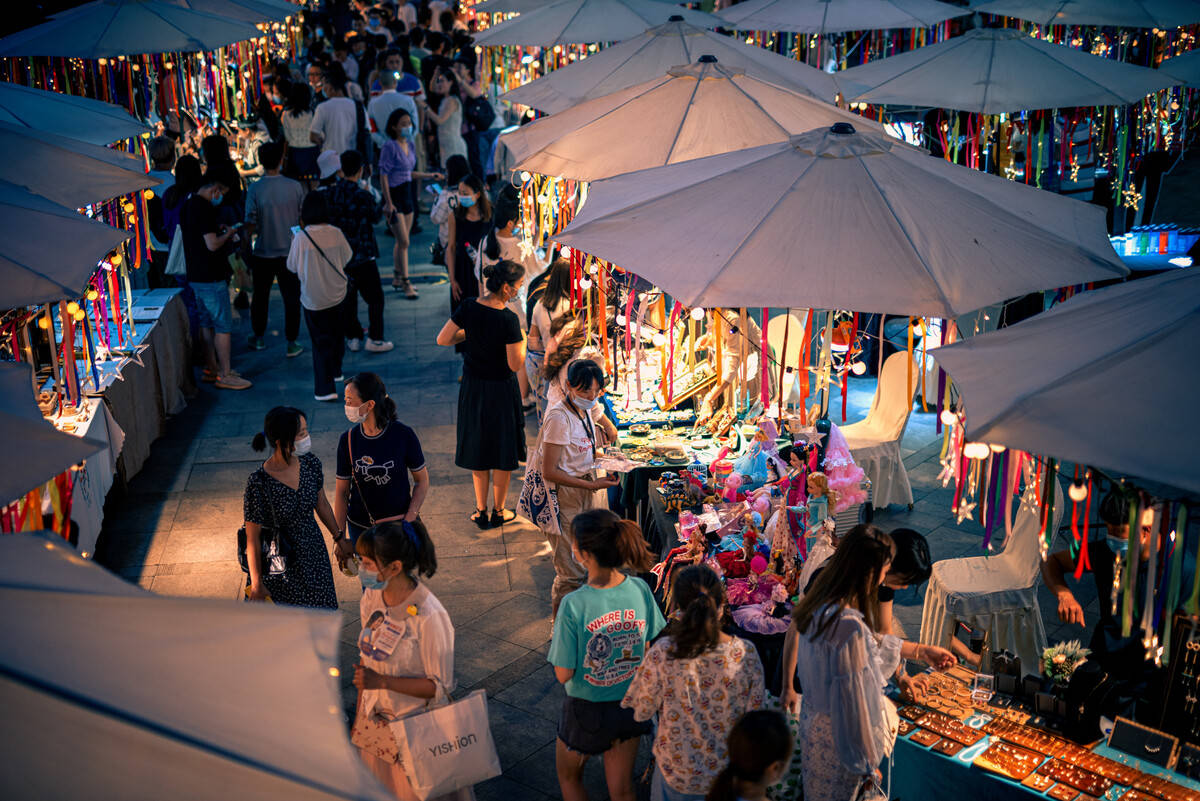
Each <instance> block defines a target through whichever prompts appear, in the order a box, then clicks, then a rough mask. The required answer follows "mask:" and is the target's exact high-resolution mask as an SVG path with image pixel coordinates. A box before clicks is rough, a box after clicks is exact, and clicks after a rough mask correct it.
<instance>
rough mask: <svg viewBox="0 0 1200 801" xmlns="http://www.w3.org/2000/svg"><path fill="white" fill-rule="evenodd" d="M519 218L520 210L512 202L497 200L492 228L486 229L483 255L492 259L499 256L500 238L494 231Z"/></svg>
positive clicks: (496, 258)
mask: <svg viewBox="0 0 1200 801" xmlns="http://www.w3.org/2000/svg"><path fill="white" fill-rule="evenodd" d="M519 219H521V210H520V208H519V207H517V206H516V205H514V204H512V203H506V202H499V203H497V204H496V211H495V213H493V214H492V229H491V230H490V231H488V235H487V238H486V239H485V240H484V245H483V255H485V256H487V257H488V258H489V259H492V260H493V261H495V260H498V259H499V258H500V239H499V237H497V235H496V232H497V231H499V230H500V229H501V228H504V227H505V226H507V225H508V224H509V223H510V222H515V221H517V220H519Z"/></svg>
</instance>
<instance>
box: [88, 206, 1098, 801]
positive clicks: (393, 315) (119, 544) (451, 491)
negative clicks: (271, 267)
mask: <svg viewBox="0 0 1200 801" xmlns="http://www.w3.org/2000/svg"><path fill="white" fill-rule="evenodd" d="M429 227H430V226H429V224H428V222H427V221H426V228H427V229H428V228H429ZM429 236H430V235H429V234H428V233H425V234H423V235H421V236H419V237H417V239H416V242H415V243H414V245H413V247H412V253H413V254H414V258H415V260H416V261H419V260H420V254H427V253H428V242H429ZM380 245H381V247H382V248H383V249H385V250H387V251H388V258H387V259H385V262H387V263H388V264H390V249H391V239H389V238H387V237H385V236H383V235H380ZM414 271H417V272H421V271H423V272H425V273H428V274H429V277H430V278H432V277H433V276H434V274H435V273H438V272H440V268H434V267H432V266H430V265H428V264H425V265H416V266H414ZM381 272H384V273H385V274H386V273H387V272H389V268H387V267H385V268H384V269H383V270H381ZM385 280H386V279H385ZM421 289H422V294H421V299H420V300H419V301H417V302H408V301H405V300H404V299H403V298H401V297H400V296H399V295H391V294H389V296H388V305H387V312H386V314H387V318H386V320H387V336H388V338H389V339H391V340H392V341H394V342H395V344H396V349H395V350H394V351H392V352H391V353H388V354H382V355H374V354H367V353H357V354H348V355H347V361H346V373H347V374H348V375H349V374H352V373H354V372H356V371H359V370H367V369H370V370H374V371H376V372H378V373H379V374H380V375H382V376H383V378H384V380H385V381H386V382H387V385H388V387H389V389H390V391H391V394H392V396H393V397H394V398H395V399H396V402H397V404H398V406H399V408H400V416H401V418H402V419H403V420H404V421H405V422H406V423H407V424H409V425H411V426H413V427H414V428H416V430H417V432H418V433H419V435H420V438H421V441H422V444H423V446H424V449H425V453H426V456H427V458H428V463H429V467H430V472H431V475H432V481H433V490H432V492H431V495H430V497H429V500H428V501H427V503H426V505H425V508H424V513H423V517H424V518H425V520H426V522H427V523H428V525H429V529H430V531H431V532H432V534H433V536H434V539H435V541H436V543H437V546H438V557H439V559H438V562H439V570H438V573H437V575H436V576H435V577H434V579H433V580H432V581H431V582H430V584H431V587H432V589H433V591H434V592H435V593H436V594H437V595H438V597H439V598H440V599H441V600H442V602H443V603H444V604H445V606H446V608H447V609H448V610H449V612H450V615H451V618H452V619H453V621H454V624H455V627H456V629H457V637H456V666H457V674H458V687H459V692H464V691H467V690H471V689H475V688H480V687H482V688H484V689H486V690H487V692H488V698H489V702H490V709H491V720H492V729H493V732H494V733H495V737H496V742H497V746H498V748H499V751H500V757H501V761H502V764H503V767H504V775H503V776H502V777H501V778H498V779H495V780H493V781H491V782H488V783H487V784H486V785H483V786H481V787H479V788H478V796H479V798H480V799H504V801H513V800H514V799H539V798H550V797H557V795H558V789H557V788H558V785H557V780H556V778H555V773H554V735H555V721H556V719H557V713H558V706H559V703H560V702H561V690H559V688H558V686H557V684H556V682H555V681H554V676H553V671H552V670H551V668H550V667H549V666H548V665H547V663H546V661H545V654H546V651H547V648H548V644H549V637H550V624H549V606H550V605H549V588H550V581H551V578H552V576H553V569H552V567H551V565H550V560H549V557H548V555H547V549H546V547H545V546H544V543H543V541H542V539H541V537H540V536H539V535H538V533H537V531H536V530H535V529H534V528H533V527H532V526H530V525H529V524H527V523H520V522H518V523H516V524H514V525H510V526H505V527H504V528H503V529H502V530H490V531H480V530H479V529H477V528H476V527H475V526H474V525H473V524H471V523H470V522H469V521H468V520H467V515H468V514H469V512H470V511H471V509H472V508H473V505H474V504H473V499H472V494H471V488H470V477H469V475H468V474H467V473H465V472H464V471H461V470H458V469H457V468H455V467H454V464H453V452H454V415H455V402H456V399H457V396H458V383H457V378H458V367H459V362H458V359H457V358H456V357H455V355H454V353H453V352H452V351H450V350H447V349H444V348H439V347H438V346H437V345H436V344H434V337H435V335H436V333H437V331H438V330H439V329H440V327H441V326H442V324H443V322H444V321H445V319H446V316H447V313H448V287H447V286H446V285H444V284H440V285H434V284H430V283H424V284H422V285H421ZM271 313H272V317H271V325H272V330H271V331H270V332H269V334H268V337H267V343H268V348H267V350H265V351H261V352H257V353H254V352H248V351H246V349H245V347H244V343H245V336H246V334H247V333H248V325H249V323H248V320H247V318H246V317H245V316H244V315H242V316H240V317H239V319H238V325H239V326H241V328H240V329H239V330H240V331H241V332H242V333H241V334H239V335H238V336H237V338H236V340H235V354H234V362H235V366H236V367H237V369H238V370H240V371H241V372H242V374H243V375H245V376H246V377H247V378H249V379H251V380H252V381H253V382H254V384H255V386H254V388H253V389H251V390H249V391H247V392H221V391H219V390H215V389H213V388H212V387H211V386H208V385H202V387H201V390H200V394H199V396H198V397H196V398H195V399H193V400H192V401H191V403H190V404H189V405H188V408H187V410H186V411H185V412H184V413H182V414H181V415H179V416H178V417H176V418H174V419H173V420H172V421H170V424H169V426H168V431H167V435H166V436H165V437H164V438H162V439H161V440H160V441H158V442H157V443H155V445H154V450H153V453H152V455H151V457H150V460H149V461H148V462H147V463H146V465H145V467H144V468H143V470H142V472H141V473H140V474H139V475H138V476H137V477H135V478H134V480H133V481H132V482H131V483H130V486H129V487H128V489H127V491H125V492H121V491H114V493H113V494H112V495H111V496H110V498H109V502H108V505H107V518H106V520H105V529H104V534H103V536H102V540H101V547H100V552H99V553H98V556H97V559H98V560H99V561H101V562H102V563H103V564H106V565H107V566H109V567H110V568H112V569H113V570H115V571H117V572H119V573H120V574H121V575H123V576H125V577H127V578H128V579H129V580H131V581H136V582H138V583H139V584H141V585H142V586H144V587H147V588H149V589H151V590H153V591H155V592H159V593H163V594H168V595H188V596H204V597H217V598H229V599H231V600H232V599H235V598H237V597H238V596H239V594H240V587H241V582H242V574H241V573H240V572H239V570H238V567H237V564H236V562H235V559H234V532H235V531H236V530H237V527H238V526H239V524H240V522H241V519H242V490H243V488H244V484H245V480H246V477H247V476H248V475H249V474H250V473H251V472H252V471H253V470H254V469H255V468H256V467H257V465H258V464H259V463H260V461H261V457H259V456H258V455H256V454H255V453H254V452H253V451H252V450H251V448H250V440H251V437H252V436H253V434H254V433H255V432H257V431H258V430H259V429H260V428H261V426H262V419H263V415H264V414H265V412H266V411H267V410H268V409H270V408H271V407H272V406H275V405H279V404H291V405H296V406H299V407H300V408H302V409H305V410H306V411H307V413H308V415H309V430H310V431H312V436H313V452H314V453H316V454H317V455H318V456H320V457H321V459H322V460H323V461H324V463H325V466H326V476H325V477H326V486H327V490H328V491H330V492H332V489H333V477H332V472H333V471H332V462H333V454H334V448H335V443H336V440H337V437H338V435H339V434H340V433H341V432H342V431H343V430H344V429H345V427H346V421H345V417H344V416H343V412H342V405H341V403H334V404H319V403H316V402H314V401H313V400H312V379H311V376H312V363H311V360H310V358H309V356H308V354H307V353H306V354H304V355H303V356H301V357H300V358H297V359H285V358H284V354H283V345H284V342H283V339H282V337H281V336H280V334H279V330H278V327H279V326H280V325H281V323H282V320H281V308H280V306H279V303H278V298H277V297H276V298H275V300H274V302H273V305H272V309H271ZM362 314H363V316H364V319H365V309H363V310H362ZM301 341H302V342H303V343H304V344H305V345H307V333H303V334H302V336H301ZM872 389H873V382H871V381H868V380H855V381H853V383H852V388H851V397H850V398H849V401H850V407H851V411H850V419H851V420H853V419H856V417H857V416H861V415H862V414H863V412H864V410H865V408H866V407H867V406H868V405H869V402H870V393H871V391H872ZM839 407H840V401H838V402H835V403H834V404H833V406H832V408H834V409H837V408H839ZM533 433H534V432H533V430H532V427H531V428H530V430H529V434H530V436H532V435H533ZM903 445H904V454H905V457H906V458H905V461H906V464H907V466H908V468H909V472H910V476H911V478H912V482H913V485H914V489H915V492H916V503H915V505H914V508H913V510H912V511H907V510H905V509H898V508H896V507H893V508H892V509H890V510H884V511H881V512H880V513H879V514H878V515H877V522H880V523H881V524H882V525H883V526H884V527H885V528H887V527H889V526H899V525H902V524H903V525H908V526H911V527H913V528H916V529H918V530H921V531H924V532H927V533H928V534H929V538H930V542H931V545H932V548H933V553H934V556H935V558H938V559H942V558H948V557H955V556H963V555H969V554H976V553H979V547H980V542H981V530H980V528H979V526H978V525H977V524H966V525H963V526H955V525H954V523H953V520H952V519H951V517H950V512H949V509H950V493H949V491H947V490H944V489H942V488H941V487H940V485H938V484H937V483H936V482H935V477H936V476H937V473H938V471H939V468H938V464H937V451H938V444H937V442H936V441H935V439H934V433H933V415H932V414H931V413H920V412H916V413H914V414H913V417H912V421H911V423H910V425H909V429H908V434H907V436H906V438H905V440H904V443H903ZM517 489H518V482H515V481H514V485H513V489H512V491H511V493H510V504H509V505H510V506H512V505H515V496H516V492H517ZM334 576H335V579H336V581H337V588H338V598H339V600H340V602H341V607H342V614H343V617H344V621H345V625H344V628H343V633H342V651H341V661H342V663H343V664H342V668H343V669H342V676H343V677H346V678H345V679H344V681H345V684H344V690H345V698H346V701H347V704H348V705H352V702H353V694H352V688H351V687H350V685H349V677H350V676H351V675H352V671H351V670H350V666H351V664H352V663H353V662H354V661H355V653H356V651H355V648H354V643H355V638H356V637H357V634H358V631H359V624H358V603H357V602H358V597H359V592H360V591H359V587H358V582H357V579H347V578H346V577H344V576H342V575H341V573H339V572H337V571H336V570H335V571H334ZM1080 600H1081V602H1083V603H1085V604H1088V611H1089V612H1090V613H1091V615H1090V617H1089V619H1094V617H1095V593H1094V591H1091V590H1090V588H1085V590H1084V592H1083V594H1082V596H1081V599H1080ZM921 601H922V596H921V595H918V594H917V593H916V592H915V591H907V592H902V593H900V594H899V595H898V596H897V606H896V613H897V616H898V618H899V619H900V621H901V622H902V623H903V625H904V627H905V629H906V630H907V631H908V632H910V633H911V634H914V635H915V633H916V632H917V630H918V629H919V628H920V619H921ZM1088 602H1090V604H1089V603H1088ZM1042 608H1043V610H1044V611H1045V612H1047V613H1049V616H1050V618H1049V619H1048V620H1047V628H1048V629H1049V631H1050V634H1051V637H1052V639H1053V638H1054V637H1056V636H1064V635H1067V634H1070V635H1071V636H1078V634H1079V633H1080V632H1079V630H1078V629H1076V630H1075V631H1073V632H1068V631H1060V627H1059V625H1058V621H1057V620H1056V619H1054V618H1053V614H1054V608H1055V607H1054V604H1053V602H1052V598H1051V597H1050V596H1049V595H1048V594H1047V593H1045V591H1043V593H1042ZM646 751H647V749H646V747H645V744H643V756H642V760H641V762H640V765H639V775H640V772H641V768H642V767H643V766H644V764H645V761H646ZM588 784H589V786H590V788H591V792H592V797H593V798H604V797H605V796H606V793H605V791H604V789H603V788H604V781H603V773H602V770H601V767H600V765H599V764H598V762H596V764H593V765H592V766H591V767H590V770H589V773H588ZM642 793H643V794H644V793H645V788H642Z"/></svg>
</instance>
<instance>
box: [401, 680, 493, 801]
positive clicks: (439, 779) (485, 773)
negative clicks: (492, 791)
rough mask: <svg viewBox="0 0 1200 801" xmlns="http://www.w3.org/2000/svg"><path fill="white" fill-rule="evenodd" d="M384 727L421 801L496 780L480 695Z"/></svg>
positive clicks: (482, 695)
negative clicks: (396, 748)
mask: <svg viewBox="0 0 1200 801" xmlns="http://www.w3.org/2000/svg"><path fill="white" fill-rule="evenodd" d="M389 725H390V727H391V729H392V734H393V735H394V736H395V738H396V745H397V746H398V747H399V749H400V761H401V762H402V763H403V764H404V771H405V773H407V774H408V781H409V783H410V784H411V785H412V789H413V791H414V792H415V793H416V794H417V797H418V798H421V799H422V800H424V799H427V798H433V797H435V796H439V795H445V794H447V793H452V792H454V791H455V790H459V789H462V788H464V787H470V786H472V785H475V784H478V783H480V782H482V781H486V780H487V779H491V778H493V777H495V776H499V775H500V757H499V756H498V755H497V754H496V743H495V742H494V741H493V740H492V730H491V727H490V726H489V724H488V711H487V695H486V694H485V693H484V691H483V690H476V691H475V692H473V693H471V694H470V695H468V696H467V697H465V698H463V699H462V700H459V701H455V702H454V703H451V704H447V705H446V706H440V707H437V708H436V709H431V710H429V711H428V712H422V713H420V714H419V715H413V716H412V717H407V718H401V719H400V720H397V721H395V722H393V723H391V724H389Z"/></svg>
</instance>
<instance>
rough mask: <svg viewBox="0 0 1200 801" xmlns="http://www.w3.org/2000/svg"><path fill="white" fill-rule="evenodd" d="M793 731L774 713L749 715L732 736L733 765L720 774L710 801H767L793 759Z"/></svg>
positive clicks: (709, 794)
mask: <svg viewBox="0 0 1200 801" xmlns="http://www.w3.org/2000/svg"><path fill="white" fill-rule="evenodd" d="M793 747H794V741H793V740H792V732H791V730H789V729H788V725H787V720H786V719H784V717H783V715H781V714H779V713H778V712H775V711H773V710H765V709H764V710H758V711H755V712H747V713H746V714H745V715H743V716H742V719H741V720H739V721H738V722H737V724H735V725H734V727H733V731H731V732H730V733H729V764H728V765H726V766H725V767H724V769H722V770H721V772H720V773H719V774H717V779H716V781H714V782H713V785H712V789H710V790H709V791H708V796H707V801H766V798H767V788H768V787H770V786H771V785H772V784H775V783H776V782H778V781H779V779H780V778H782V776H783V773H784V771H785V770H787V766H788V762H789V761H790V760H791V758H792V748H793Z"/></svg>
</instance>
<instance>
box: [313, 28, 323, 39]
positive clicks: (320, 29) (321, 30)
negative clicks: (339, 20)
mask: <svg viewBox="0 0 1200 801" xmlns="http://www.w3.org/2000/svg"><path fill="white" fill-rule="evenodd" d="M315 33H316V35H317V38H318V39H324V38H325V29H324V28H317V30H316V31H315Z"/></svg>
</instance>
